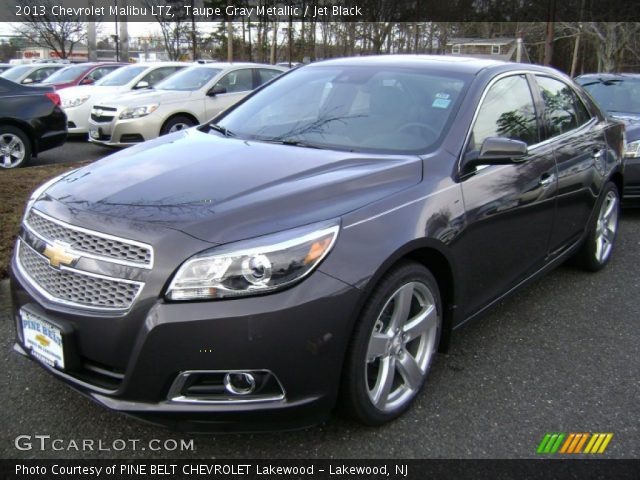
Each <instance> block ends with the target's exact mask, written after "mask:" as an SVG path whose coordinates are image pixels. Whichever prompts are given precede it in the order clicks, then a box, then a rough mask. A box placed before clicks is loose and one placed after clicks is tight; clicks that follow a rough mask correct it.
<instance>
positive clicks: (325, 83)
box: [219, 66, 468, 153]
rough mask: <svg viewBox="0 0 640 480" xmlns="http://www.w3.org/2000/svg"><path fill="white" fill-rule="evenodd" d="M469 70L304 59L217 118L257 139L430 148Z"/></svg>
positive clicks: (361, 147) (378, 148)
mask: <svg viewBox="0 0 640 480" xmlns="http://www.w3.org/2000/svg"><path fill="white" fill-rule="evenodd" d="M467 78H468V77H467V76H465V75H461V74H460V75H458V74H454V73H451V72H447V71H443V72H438V71H429V70H426V69H425V70H417V69H415V70H414V69H403V68H398V67H387V66H375V67H369V66H366V67H365V66H359V67H339V66H326V67H325V66H312V67H305V68H302V69H299V70H296V71H293V72H291V73H289V74H287V75H286V76H283V77H281V78H279V79H278V80H277V81H276V82H273V83H271V84H269V85H268V86H267V87H266V88H264V89H263V90H261V91H260V92H258V93H257V94H255V95H254V96H252V97H251V98H249V99H248V100H247V101H245V102H243V103H242V104H241V105H239V106H238V107H236V108H235V109H233V110H232V111H230V112H229V113H228V114H227V115H226V116H225V117H224V118H223V119H221V121H220V122H219V123H220V124H221V125H223V126H224V127H226V128H228V129H229V130H231V131H232V132H234V133H235V134H236V135H238V137H241V138H247V139H252V140H263V141H284V140H286V141H297V142H303V143H311V144H314V145H315V146H321V147H326V148H336V149H347V150H354V151H367V152H370V151H373V152H391V153H400V152H425V151H427V150H428V149H429V148H431V147H433V146H434V145H436V144H437V142H438V140H439V139H440V138H441V136H442V134H443V132H445V131H446V128H445V126H446V125H447V122H448V121H449V119H451V117H452V116H453V114H454V112H455V111H456V109H457V107H458V101H459V99H460V98H461V96H462V95H461V93H462V92H463V91H464V88H465V85H466V80H467Z"/></svg>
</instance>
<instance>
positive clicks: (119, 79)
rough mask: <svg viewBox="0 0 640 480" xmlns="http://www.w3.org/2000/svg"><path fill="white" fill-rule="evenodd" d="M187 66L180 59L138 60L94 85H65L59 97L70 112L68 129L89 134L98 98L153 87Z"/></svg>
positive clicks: (75, 133) (66, 110) (65, 108)
mask: <svg viewBox="0 0 640 480" xmlns="http://www.w3.org/2000/svg"><path fill="white" fill-rule="evenodd" d="M187 66H189V64H187V63H181V62H157V63H136V64H134V65H128V66H126V67H122V68H119V69H117V70H116V71H115V72H111V73H110V74H108V75H106V76H105V77H102V78H101V79H100V80H98V81H97V82H96V83H95V84H93V85H86V86H78V87H70V88H65V89H64V90H62V91H61V92H60V98H61V99H62V106H63V108H64V110H65V112H66V113H67V118H68V122H69V125H68V127H69V133H70V134H71V135H78V134H80V135H86V134H87V133H88V132H89V117H90V115H91V109H92V108H93V105H94V104H95V103H96V102H99V101H101V100H103V99H105V98H117V97H119V96H120V95H123V94H125V93H128V92H132V91H136V90H144V89H148V88H151V87H153V86H154V85H155V84H156V83H158V82H160V81H162V80H164V79H165V78H167V77H169V76H171V75H173V74H174V73H176V72H177V71H179V70H182V69H183V68H185V67H187Z"/></svg>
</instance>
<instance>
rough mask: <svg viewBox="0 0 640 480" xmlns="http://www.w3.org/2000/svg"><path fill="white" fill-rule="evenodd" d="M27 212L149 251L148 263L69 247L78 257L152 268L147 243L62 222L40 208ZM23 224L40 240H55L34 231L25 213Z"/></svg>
mask: <svg viewBox="0 0 640 480" xmlns="http://www.w3.org/2000/svg"><path fill="white" fill-rule="evenodd" d="M29 214H36V215H39V216H41V217H42V218H44V219H46V220H49V221H50V222H53V223H55V224H57V225H60V226H61V227H63V228H68V229H69V230H75V231H76V232H81V233H86V234H87V235H93V236H96V237H100V238H104V239H106V240H115V241H117V242H120V243H126V244H129V245H134V246H136V247H140V248H145V249H147V250H148V251H149V263H140V262H132V261H130V260H119V259H117V258H113V257H107V256H104V255H96V254H93V253H89V252H84V251H83V250H76V249H75V248H69V251H71V252H72V253H75V254H76V255H78V256H80V257H87V258H93V259H94V260H101V261H104V262H108V263H116V264H118V265H126V266H128V267H137V268H145V269H148V270H150V269H152V268H153V262H154V251H153V247H152V246H151V245H149V244H147V243H143V242H138V241H137V240H130V239H128V238H123V237H116V236H115V235H109V234H108V233H102V232H96V231H95V230H89V229H87V228H82V227H78V226H75V225H71V224H69V223H66V222H63V221H62V220H58V219H56V218H53V217H50V216H49V215H47V214H45V213H42V212H41V211H40V210H37V209H35V208H32V209H31V211H30V212H29ZM23 225H24V226H25V227H27V229H28V230H29V232H30V233H32V234H33V235H35V236H36V237H38V238H39V239H40V240H42V241H43V242H47V243H51V242H53V241H55V240H56V239H55V238H46V237H44V236H43V235H41V234H39V233H38V232H36V231H35V230H34V228H33V227H32V226H31V225H29V216H28V215H27V217H26V218H25V221H24V222H23Z"/></svg>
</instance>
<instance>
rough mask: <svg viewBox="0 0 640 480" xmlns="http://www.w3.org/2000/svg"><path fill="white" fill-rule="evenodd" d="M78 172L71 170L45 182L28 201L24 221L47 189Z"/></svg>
mask: <svg viewBox="0 0 640 480" xmlns="http://www.w3.org/2000/svg"><path fill="white" fill-rule="evenodd" d="M76 170H78V169H77V168H76V169H74V170H70V171H68V172H65V173H62V174H60V175H58V176H57V177H53V178H52V179H50V180H47V181H46V182H44V183H43V184H42V185H40V186H39V187H38V188H36V189H35V190H34V191H33V193H32V194H31V196H30V197H29V200H27V206H26V208H25V209H24V216H23V220H25V219H26V218H27V216H29V211H30V210H31V208H32V207H33V204H34V203H36V201H37V200H38V199H39V198H40V197H41V196H42V194H43V193H44V192H46V191H47V189H48V188H49V187H50V186H51V185H53V184H54V183H58V182H59V181H60V180H62V179H63V178H64V177H66V176H67V175H71V174H72V173H73V172H75V171H76Z"/></svg>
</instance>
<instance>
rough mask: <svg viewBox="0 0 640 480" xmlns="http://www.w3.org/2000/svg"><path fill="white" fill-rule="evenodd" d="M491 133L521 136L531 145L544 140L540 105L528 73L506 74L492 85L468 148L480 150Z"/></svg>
mask: <svg viewBox="0 0 640 480" xmlns="http://www.w3.org/2000/svg"><path fill="white" fill-rule="evenodd" d="M489 137H504V138H510V139H513V140H520V141H523V142H525V143H527V145H532V144H534V143H538V142H539V141H540V138H539V134H538V122H537V119H536V109H535V106H534V103H533V97H532V96H531V90H530V89H529V84H528V83H527V79H526V78H525V76H524V75H514V76H511V77H506V78H502V79H500V80H498V81H497V82H496V83H494V84H493V85H492V86H491V87H490V88H489V91H488V92H487V94H486V96H485V97H484V100H483V101H482V104H481V105H480V109H479V111H478V116H477V118H476V121H475V124H474V126H473V129H472V130H471V139H470V141H469V147H468V151H471V152H472V151H479V150H480V147H481V145H482V142H484V141H485V140H486V139H487V138H489Z"/></svg>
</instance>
